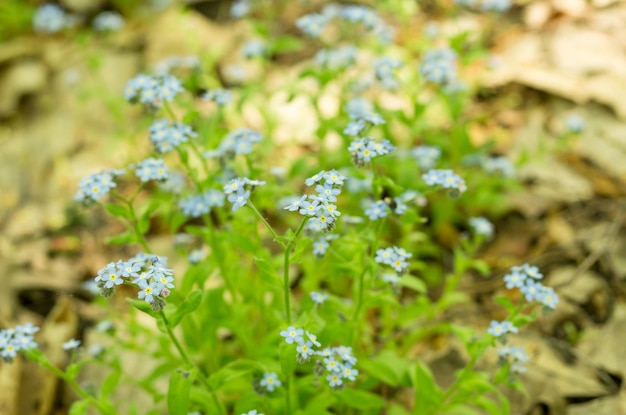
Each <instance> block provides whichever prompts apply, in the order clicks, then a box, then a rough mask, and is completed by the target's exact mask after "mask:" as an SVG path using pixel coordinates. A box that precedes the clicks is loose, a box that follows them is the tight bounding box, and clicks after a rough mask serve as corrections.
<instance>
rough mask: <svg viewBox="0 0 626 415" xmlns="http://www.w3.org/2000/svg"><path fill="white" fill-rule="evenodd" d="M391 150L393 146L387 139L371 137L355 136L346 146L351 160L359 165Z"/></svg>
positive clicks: (393, 148)
mask: <svg viewBox="0 0 626 415" xmlns="http://www.w3.org/2000/svg"><path fill="white" fill-rule="evenodd" d="M393 150H395V147H394V146H393V144H391V143H390V142H389V140H387V139H384V138H382V139H380V140H376V139H375V138H372V137H362V138H357V139H355V140H353V141H352V142H351V143H350V146H349V147H348V151H349V152H350V153H351V154H352V162H353V163H354V164H355V165H356V166H359V167H360V166H363V165H364V164H365V163H369V162H370V161H372V159H373V158H374V157H378V156H384V155H385V154H388V153H390V152H392V151H393Z"/></svg>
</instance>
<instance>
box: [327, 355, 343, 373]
mask: <svg viewBox="0 0 626 415" xmlns="http://www.w3.org/2000/svg"><path fill="white" fill-rule="evenodd" d="M324 364H325V365H326V370H328V371H329V372H333V373H340V372H341V363H339V362H338V361H337V360H335V358H334V357H332V356H331V357H327V358H325V359H324Z"/></svg>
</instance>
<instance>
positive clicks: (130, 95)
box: [124, 74, 184, 108]
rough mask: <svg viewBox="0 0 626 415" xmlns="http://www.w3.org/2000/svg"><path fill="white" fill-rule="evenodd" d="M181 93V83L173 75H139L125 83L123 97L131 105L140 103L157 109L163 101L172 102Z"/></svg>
mask: <svg viewBox="0 0 626 415" xmlns="http://www.w3.org/2000/svg"><path fill="white" fill-rule="evenodd" d="M182 91H184V89H183V86H182V83H181V82H180V80H179V79H178V78H176V77H174V76H173V75H169V74H157V75H153V76H150V75H144V74H140V75H137V76H136V77H134V78H132V79H131V80H130V81H128V82H127V83H126V86H125V87H124V97H125V98H126V100H127V101H128V102H131V103H136V102H141V103H142V104H146V105H148V106H151V107H154V108H159V107H160V106H161V104H162V103H163V101H172V100H173V99H174V97H175V96H176V95H177V94H178V93H179V92H182Z"/></svg>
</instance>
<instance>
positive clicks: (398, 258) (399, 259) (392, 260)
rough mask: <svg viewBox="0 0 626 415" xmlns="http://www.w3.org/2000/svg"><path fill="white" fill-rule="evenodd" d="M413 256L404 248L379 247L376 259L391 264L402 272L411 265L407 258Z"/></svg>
mask: <svg viewBox="0 0 626 415" xmlns="http://www.w3.org/2000/svg"><path fill="white" fill-rule="evenodd" d="M412 256H413V255H412V254H410V253H408V252H406V251H405V250H404V249H403V248H399V247H397V246H392V247H390V248H384V249H382V248H381V249H378V250H377V251H376V257H375V258H374V261H376V262H377V263H383V264H386V265H389V266H391V267H392V268H393V269H395V270H396V272H397V273H398V274H402V273H404V272H405V271H406V270H407V269H408V267H409V263H408V262H407V259H409V258H411V257H412Z"/></svg>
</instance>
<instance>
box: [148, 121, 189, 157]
mask: <svg viewBox="0 0 626 415" xmlns="http://www.w3.org/2000/svg"><path fill="white" fill-rule="evenodd" d="M149 131H150V141H151V142H152V144H154V147H155V148H156V150H157V151H158V152H159V153H167V152H168V151H172V150H173V149H174V148H176V147H178V146H179V145H180V144H182V143H186V142H187V141H189V139H190V138H194V137H197V135H198V134H196V133H195V132H194V131H193V130H192V129H191V127H189V126H188V125H187V124H183V123H181V122H169V121H168V120H166V119H159V120H155V121H154V122H153V123H152V125H151V126H150V129H149Z"/></svg>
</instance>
